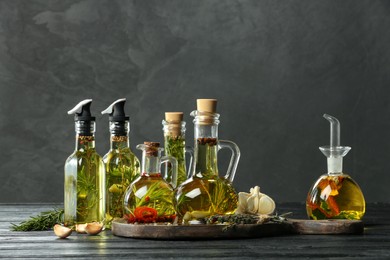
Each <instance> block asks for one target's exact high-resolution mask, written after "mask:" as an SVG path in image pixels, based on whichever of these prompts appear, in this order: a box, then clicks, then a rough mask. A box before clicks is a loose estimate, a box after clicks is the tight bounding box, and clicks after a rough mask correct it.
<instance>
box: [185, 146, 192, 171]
mask: <svg viewBox="0 0 390 260" xmlns="http://www.w3.org/2000/svg"><path fill="white" fill-rule="evenodd" d="M185 152H186V153H188V154H189V155H190V159H189V162H188V167H187V168H186V169H187V176H186V178H187V179H188V178H189V177H191V173H192V162H193V161H194V148H192V146H186V148H185Z"/></svg>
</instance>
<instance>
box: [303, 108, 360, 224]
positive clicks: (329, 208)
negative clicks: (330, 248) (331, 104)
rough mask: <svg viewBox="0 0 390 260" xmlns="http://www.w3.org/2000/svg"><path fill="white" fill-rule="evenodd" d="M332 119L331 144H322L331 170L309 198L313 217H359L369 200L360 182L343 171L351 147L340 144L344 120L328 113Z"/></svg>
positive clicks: (309, 214)
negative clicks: (341, 125)
mask: <svg viewBox="0 0 390 260" xmlns="http://www.w3.org/2000/svg"><path fill="white" fill-rule="evenodd" d="M324 118H326V119H327V120H328V121H329V122H330V146H322V147H320V150H321V152H322V153H323V154H324V155H325V156H326V157H327V158H328V160H327V161H328V173H327V174H324V175H322V176H320V178H319V179H318V180H317V181H316V182H315V183H314V185H313V187H312V188H311V189H310V191H309V193H308V195H307V199H306V211H307V215H308V216H309V218H310V219H356V220H359V219H361V218H362V217H363V215H364V213H365V200H364V196H363V193H362V191H361V189H360V187H359V185H358V184H357V183H356V182H355V181H354V180H353V179H352V178H351V177H350V176H349V175H347V174H344V173H343V172H342V169H343V157H344V156H345V155H346V154H347V153H348V152H349V150H350V149H351V147H348V146H340V123H339V121H338V120H337V119H336V118H335V117H333V116H330V115H327V114H325V115H324Z"/></svg>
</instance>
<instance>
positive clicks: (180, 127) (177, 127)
mask: <svg viewBox="0 0 390 260" xmlns="http://www.w3.org/2000/svg"><path fill="white" fill-rule="evenodd" d="M162 125H163V132H164V149H165V155H167V156H172V157H175V158H176V160H177V165H178V168H177V169H178V172H177V185H180V184H181V183H183V182H184V181H185V180H186V179H187V170H186V158H185V153H186V151H187V152H189V153H190V156H191V159H190V165H191V162H192V150H191V149H190V148H189V147H186V146H185V132H186V127H185V126H186V122H184V121H183V112H166V113H165V120H163V121H162ZM167 166H168V167H167V169H166V174H167V178H166V180H167V181H170V180H171V175H172V173H171V172H172V167H171V166H170V165H169V163H168V164H167ZM190 167H191V166H190Z"/></svg>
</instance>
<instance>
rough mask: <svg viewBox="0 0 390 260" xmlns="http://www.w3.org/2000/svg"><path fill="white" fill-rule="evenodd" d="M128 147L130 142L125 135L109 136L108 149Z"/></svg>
mask: <svg viewBox="0 0 390 260" xmlns="http://www.w3.org/2000/svg"><path fill="white" fill-rule="evenodd" d="M129 147H130V140H129V137H128V136H127V135H115V134H111V139H110V149H111V150H119V149H124V148H129Z"/></svg>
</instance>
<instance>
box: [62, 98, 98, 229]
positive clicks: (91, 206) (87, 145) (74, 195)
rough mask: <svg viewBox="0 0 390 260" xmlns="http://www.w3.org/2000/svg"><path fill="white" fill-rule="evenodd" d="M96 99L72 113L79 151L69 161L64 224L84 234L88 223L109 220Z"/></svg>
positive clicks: (84, 101) (89, 100) (78, 105)
mask: <svg viewBox="0 0 390 260" xmlns="http://www.w3.org/2000/svg"><path fill="white" fill-rule="evenodd" d="M91 102H92V99H87V100H83V101H81V102H80V103H79V104H77V105H76V106H75V107H74V108H73V109H72V110H70V111H68V114H74V115H75V129H76V148H75V151H74V152H73V153H72V154H71V155H70V156H69V157H68V159H67V160H66V162H65V167H64V168H65V187H64V190H65V198H64V224H65V225H66V226H72V227H75V229H76V230H77V231H78V232H80V233H84V232H85V230H84V228H83V227H84V226H85V224H88V223H92V222H99V223H100V224H101V225H103V221H104V217H105V174H104V165H103V161H102V158H101V157H100V155H99V154H98V153H97V152H96V149H95V117H93V116H91V112H90V105H91Z"/></svg>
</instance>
